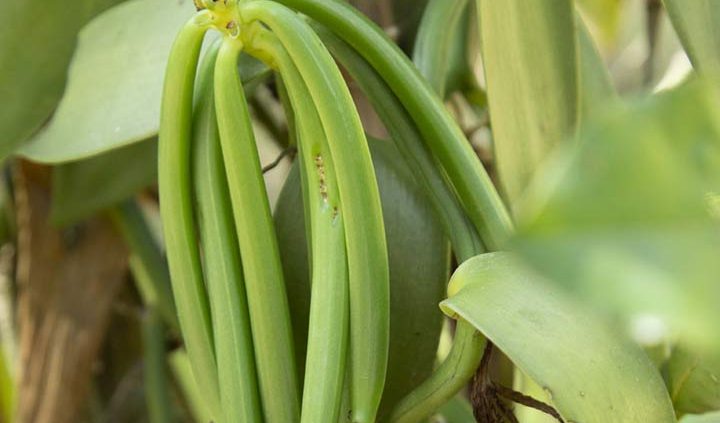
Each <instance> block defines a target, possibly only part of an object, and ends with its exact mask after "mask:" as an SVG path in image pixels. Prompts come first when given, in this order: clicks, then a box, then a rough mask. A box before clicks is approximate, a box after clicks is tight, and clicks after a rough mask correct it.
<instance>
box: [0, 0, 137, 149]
mask: <svg viewBox="0 0 720 423" xmlns="http://www.w3.org/2000/svg"><path fill="white" fill-rule="evenodd" d="M121 1H123V0H72V1H62V0H46V1H42V2H39V3H34V2H28V1H27V0H3V1H2V2H0V98H2V103H3V105H2V111H1V112H0V134H2V136H0V159H3V158H5V157H7V155H8V154H10V153H11V152H12V151H13V150H14V149H15V147H16V146H17V145H18V144H20V143H21V142H23V141H25V140H26V139H27V138H29V137H30V136H31V135H32V134H33V133H34V132H35V131H36V130H37V129H38V128H40V126H41V125H42V124H43V123H44V122H45V121H46V120H47V119H48V117H49V116H50V114H51V113H52V111H53V110H54V109H55V106H56V105H57V102H58V101H59V100H60V97H61V96H62V93H63V87H64V86H65V77H66V74H67V67H68V64H69V63H70V59H71V57H72V54H73V51H74V50H75V42H76V37H77V33H78V31H79V30H80V28H81V27H82V26H83V25H84V24H85V23H86V22H87V21H88V20H90V19H91V18H92V17H93V16H95V15H96V14H98V13H100V12H102V11H103V10H105V9H107V8H109V7H111V6H113V5H115V4H117V3H120V2H121Z"/></svg>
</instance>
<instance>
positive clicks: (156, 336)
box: [142, 306, 172, 423]
mask: <svg viewBox="0 0 720 423" xmlns="http://www.w3.org/2000/svg"><path fill="white" fill-rule="evenodd" d="M164 332H165V331H164V328H163V322H162V320H161V318H160V315H159V311H158V310H156V309H155V308H154V307H152V306H150V307H148V308H147V310H146V312H145V315H144V316H143V320H142V333H143V350H144V352H145V361H144V363H143V377H144V379H145V400H146V401H147V406H148V415H149V418H150V420H149V421H150V423H170V422H172V411H171V407H170V398H169V396H168V393H169V391H170V390H169V389H168V383H167V369H166V363H165V333H164Z"/></svg>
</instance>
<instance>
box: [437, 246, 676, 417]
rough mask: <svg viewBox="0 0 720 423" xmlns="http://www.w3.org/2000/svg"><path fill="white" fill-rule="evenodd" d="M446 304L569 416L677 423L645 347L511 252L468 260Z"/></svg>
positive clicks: (454, 315) (455, 275) (452, 282)
mask: <svg viewBox="0 0 720 423" xmlns="http://www.w3.org/2000/svg"><path fill="white" fill-rule="evenodd" d="M448 291H449V297H450V298H449V299H447V300H445V301H443V303H442V304H441V307H442V308H443V310H444V311H445V312H446V313H447V314H449V315H450V316H453V317H455V318H462V319H465V320H466V321H468V322H470V323H471V324H472V325H473V326H475V327H476V328H477V329H478V330H479V331H481V332H482V333H483V334H484V335H485V336H487V338H488V339H489V340H491V341H492V342H493V343H494V344H495V345H496V346H497V347H498V348H500V349H501V350H502V351H503V352H504V353H505V354H506V355H507V356H508V357H509V358H510V359H511V360H512V361H513V363H515V364H516V365H517V366H518V367H519V368H520V369H521V370H522V371H524V372H525V373H527V374H528V375H529V376H530V377H532V379H533V380H535V381H536V382H537V383H538V384H539V385H540V386H542V387H543V389H544V390H545V391H546V392H547V394H548V396H549V397H550V398H551V400H552V403H553V404H554V406H555V407H556V409H557V410H558V411H559V412H560V413H561V414H562V415H563V417H564V418H565V419H566V421H574V422H584V423H593V422H597V423H612V422H618V423H619V422H623V423H626V422H637V423H640V422H656V423H664V422H668V423H671V422H674V421H675V418H674V413H673V409H672V404H671V403H670V398H669V396H668V394H667V391H666V390H665V386H664V384H663V381H662V379H661V378H660V374H659V373H658V372H657V370H656V369H655V367H654V366H653V364H652V362H650V360H649V359H648V358H647V356H646V355H645V354H644V353H643V351H642V350H641V349H639V348H638V347H637V346H635V345H633V344H632V343H630V342H629V341H627V340H625V339H624V338H622V337H620V336H618V335H617V334H616V332H615V331H614V330H613V329H612V328H610V327H609V326H607V325H606V324H605V322H604V321H603V320H601V319H599V318H598V317H597V316H595V315H593V314H592V313H591V312H588V310H587V309H584V308H582V307H581V306H579V305H578V304H577V303H576V302H574V301H573V300H572V299H570V297H568V296H566V295H564V294H563V293H562V292H561V291H560V290H559V289H557V288H556V287H554V286H553V285H552V284H549V283H548V282H547V281H546V280H544V279H543V278H542V277H540V276H538V275H537V274H536V273H535V272H533V271H532V270H529V269H528V268H527V267H525V266H524V265H523V264H522V263H521V262H520V261H519V260H517V259H516V258H515V256H513V255H512V254H510V253H491V254H485V255H481V256H477V257H475V258H473V259H470V260H469V261H467V262H465V263H464V264H463V265H461V266H460V268H458V270H457V271H456V272H455V274H454V275H453V277H452V279H451V281H450V286H449V288H448Z"/></svg>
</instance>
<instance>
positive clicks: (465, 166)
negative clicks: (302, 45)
mask: <svg viewBox="0 0 720 423" xmlns="http://www.w3.org/2000/svg"><path fill="white" fill-rule="evenodd" d="M277 1H278V2H279V3H282V4H284V5H286V6H288V7H291V8H293V9H295V10H297V11H299V12H301V13H303V14H306V15H308V16H309V17H311V18H312V19H314V20H316V21H318V22H319V23H321V24H322V25H324V26H325V27H327V28H328V29H329V30H330V31H332V32H333V33H335V34H336V35H338V36H339V37H340V38H342V39H343V40H344V41H345V42H347V43H348V44H349V45H351V46H352V47H353V48H354V49H355V50H356V51H357V52H358V53H360V54H361V55H362V56H363V57H364V58H365V59H366V60H367V61H368V63H370V64H371V65H372V66H373V68H375V70H376V71H377V72H378V74H379V75H381V76H382V78H383V79H384V80H385V82H386V83H387V84H388V86H389V87H390V88H392V90H393V92H394V93H395V95H396V96H397V97H398V99H399V100H400V101H401V102H402V104H403V105H404V106H405V108H406V109H407V111H408V112H409V114H410V116H412V117H413V120H414V121H415V123H416V125H417V127H418V129H419V130H420V133H421V134H422V135H423V139H424V140H425V142H426V143H427V145H428V148H429V149H430V151H431V152H432V153H433V155H434V156H435V157H437V159H438V160H439V161H440V163H441V165H442V167H443V168H444V170H445V172H447V175H448V177H449V179H450V181H451V182H452V184H453V186H454V189H455V190H456V191H457V193H458V196H459V198H460V199H461V202H462V204H463V207H464V208H465V211H466V213H467V214H468V216H469V217H470V219H471V221H472V222H473V224H474V225H475V226H476V227H477V229H478V232H479V233H480V235H481V238H482V240H483V242H484V243H485V245H486V246H487V247H488V248H489V249H490V250H497V249H499V248H501V247H502V245H503V244H504V242H505V240H507V239H508V237H509V236H510V233H511V232H512V227H513V225H512V221H511V218H510V215H509V213H508V211H507V209H506V208H505V205H504V204H503V202H502V200H501V198H500V196H499V195H498V193H497V190H496V189H495V187H494V186H493V184H492V182H491V180H490V178H489V177H488V175H487V173H486V172H485V169H484V168H483V167H482V164H481V163H480V160H478V158H477V156H476V155H475V152H474V151H473V149H472V147H471V146H470V143H469V142H468V141H467V139H466V138H465V135H464V134H463V132H462V130H461V129H460V127H459V126H458V125H457V123H456V122H455V121H454V120H453V119H452V117H451V116H450V114H449V113H448V111H447V110H446V109H445V106H444V105H443V103H442V101H441V100H440V99H439V97H438V96H437V94H435V93H434V92H433V91H432V88H431V87H430V86H429V85H428V83H427V82H426V81H425V80H424V79H423V78H422V76H421V75H420V74H419V73H418V70H417V69H416V68H415V66H414V65H413V64H412V63H411V62H410V60H409V59H408V58H407V57H406V56H405V55H404V54H403V52H402V51H401V50H400V49H399V48H398V47H397V46H396V45H395V44H394V43H393V42H392V41H390V39H389V38H388V37H387V35H386V34H385V33H384V32H383V31H382V30H381V29H380V28H378V27H377V26H376V25H375V24H374V23H372V22H371V21H370V20H369V19H368V18H366V17H365V16H363V15H362V14H361V13H359V12H358V11H356V10H355V9H354V8H353V7H351V6H350V5H347V4H345V3H343V2H328V1H319V0H277Z"/></svg>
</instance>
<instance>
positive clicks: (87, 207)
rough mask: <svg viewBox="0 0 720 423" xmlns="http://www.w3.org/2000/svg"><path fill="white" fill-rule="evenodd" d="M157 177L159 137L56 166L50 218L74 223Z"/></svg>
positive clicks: (134, 191) (153, 181)
mask: <svg viewBox="0 0 720 423" xmlns="http://www.w3.org/2000/svg"><path fill="white" fill-rule="evenodd" d="M156 180H157V140H156V139H155V138H153V139H150V140H147V141H143V142H140V143H136V144H133V145H129V146H127V147H123V148H120V149H118V150H115V151H111V152H109V153H105V154H102V155H100V156H96V157H91V158H89V159H85V160H79V161H75V162H70V163H65V164H62V165H60V166H57V167H55V168H54V169H53V183H52V193H53V204H52V211H51V219H52V220H53V222H54V223H55V224H57V225H60V226H64V225H68V224H72V223H75V222H77V221H79V220H81V219H83V218H86V217H89V216H91V215H92V214H94V213H96V212H98V211H100V210H103V209H107V208H109V207H112V206H114V205H116V204H118V203H120V202H122V201H124V200H126V199H128V198H130V197H132V196H133V195H135V194H136V193H137V192H138V191H140V190H141V189H143V188H146V187H148V186H150V185H152V184H153V183H155V181H156Z"/></svg>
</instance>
